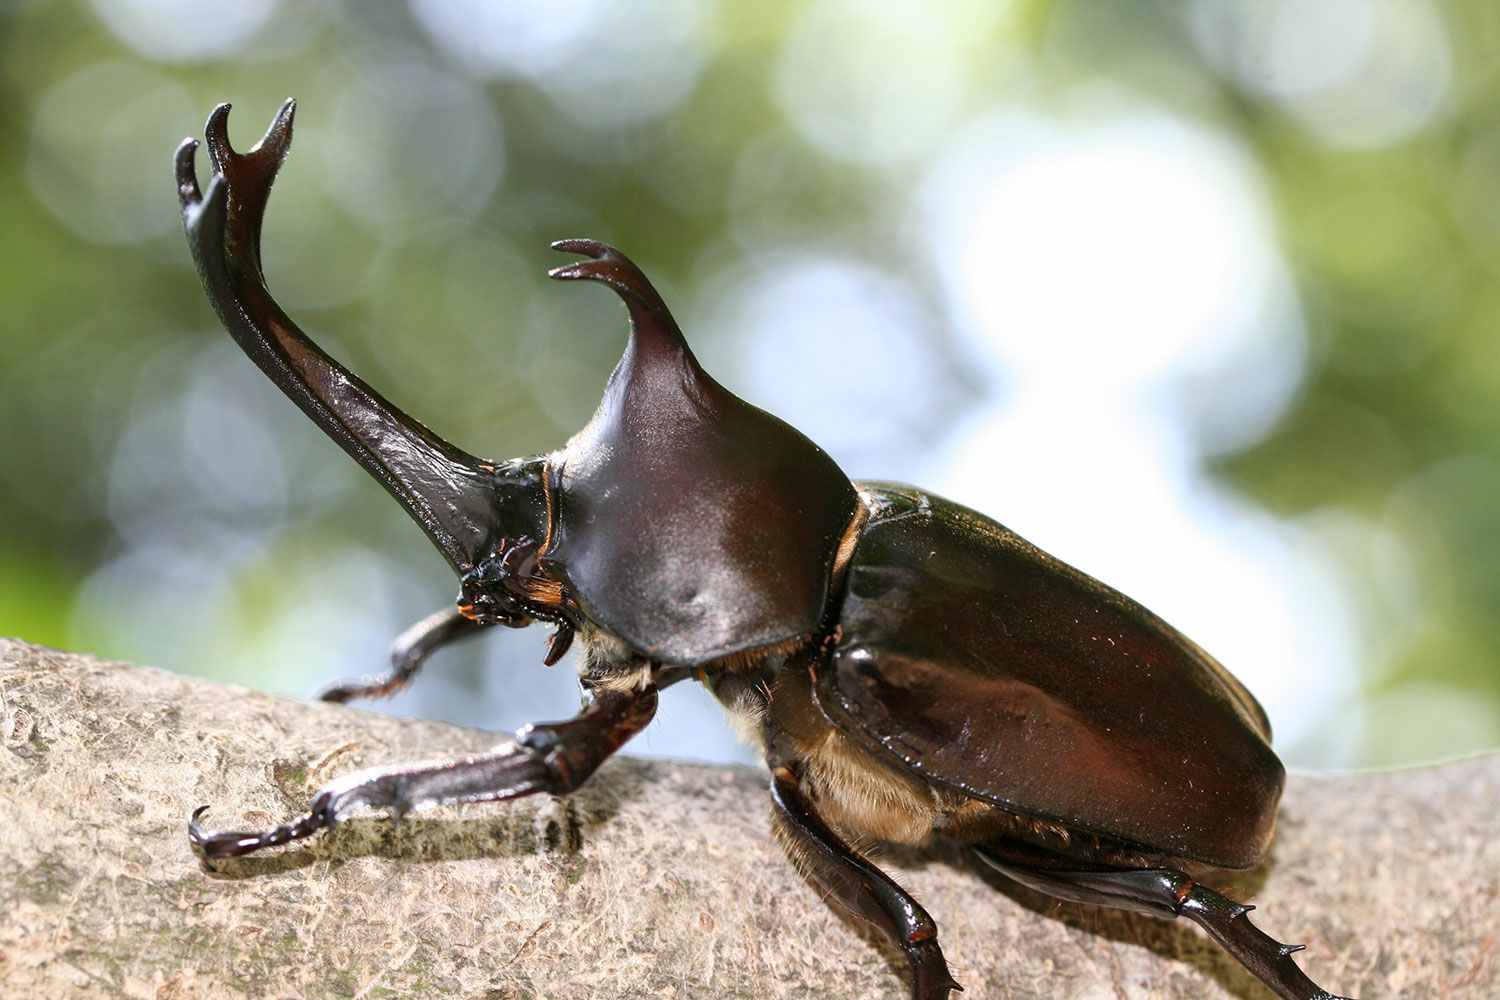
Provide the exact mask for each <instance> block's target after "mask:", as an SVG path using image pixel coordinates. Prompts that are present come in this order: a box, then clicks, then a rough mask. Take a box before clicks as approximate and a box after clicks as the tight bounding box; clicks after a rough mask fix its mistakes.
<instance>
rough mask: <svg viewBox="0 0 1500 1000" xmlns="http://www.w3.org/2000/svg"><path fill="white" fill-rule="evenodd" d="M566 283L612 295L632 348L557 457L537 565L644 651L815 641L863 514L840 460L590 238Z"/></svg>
mask: <svg viewBox="0 0 1500 1000" xmlns="http://www.w3.org/2000/svg"><path fill="white" fill-rule="evenodd" d="M553 246H554V247H556V248H557V249H559V250H564V251H569V252H572V253H580V254H585V255H586V256H587V257H588V258H589V259H588V260H583V261H575V262H574V263H572V264H567V265H564V266H562V267H559V268H556V269H554V270H553V271H552V272H551V275H552V277H554V278H558V279H561V280H575V279H589V280H593V281H600V282H603V283H604V284H607V285H609V286H610V287H611V288H613V289H614V290H615V291H616V292H617V293H618V294H619V295H620V297H621V298H622V299H624V301H625V305H626V307H627V309H628V310H629V313H630V320H631V334H630V341H629V343H628V344H627V346H626V348H625V353H624V356H623V357H622V358H621V359H620V363H619V364H618V365H616V366H615V370H614V372H613V373H612V374H611V375H610V378H609V383H608V385H607V386H606V387H605V390H604V398H603V400H602V401H601V402H600V404H599V408H598V409H597V410H596V411H595V412H594V416H593V418H592V419H591V420H590V421H589V423H588V424H587V426H585V427H584V428H583V430H581V431H579V432H578V434H576V435H574V437H573V438H572V440H570V441H569V442H568V444H567V446H566V447H565V448H563V449H562V450H561V451H559V452H556V453H554V454H553V455H552V456H551V467H552V473H551V486H552V493H553V496H554V498H555V502H554V504H553V516H552V532H551V535H550V537H549V541H548V545H547V549H546V551H545V552H544V553H543V555H542V560H543V565H544V566H545V567H546V568H547V571H548V572H549V573H550V574H553V575H556V576H558V577H559V578H561V579H564V580H566V581H567V582H568V583H569V584H570V585H571V587H572V590H573V593H574V594H575V596H576V597H577V598H578V600H579V601H580V603H581V605H582V606H583V608H584V610H585V612H586V613H587V614H588V615H589V616H590V617H591V618H592V619H593V620H595V621H596V622H598V623H600V624H601V625H602V626H604V627H605V628H606V629H608V630H609V631H611V632H613V633H614V634H616V635H618V636H619V637H620V638H622V639H624V640H625V641H626V642H627V643H629V644H630V645H631V646H633V647H635V648H636V649H639V650H641V651H642V652H644V653H646V654H648V655H650V656H653V657H656V658H658V659H661V660H663V661H668V662H700V663H701V662H705V661H707V660H709V659H712V658H714V657H716V656H721V655H727V654H730V653H735V652H740V651H743V650H746V649H751V648H755V647H760V646H766V645H770V644H773V643H777V642H781V641H783V640H787V639H791V638H793V637H795V636H798V635H802V634H806V633H808V632H811V631H812V630H813V629H814V628H815V627H816V626H817V624H818V622H819V619H820V618H821V615H822V614H823V611H824V608H825V606H826V600H827V596H828V588H829V582H830V581H829V578H830V574H831V567H832V564H833V560H834V556H835V552H836V551H837V548H838V543H839V540H840V538H841V536H842V535H843V533H844V531H845V529H847V528H848V526H849V524H850V522H851V520H852V519H853V517H854V514H855V511H856V510H857V507H858V497H857V494H856V493H855V491H854V487H853V485H852V484H851V483H850V482H849V480H848V478H847V477H846V476H845V475H844V474H843V472H842V471H841V470H840V469H839V467H838V466H837V465H836V464H835V463H834V461H833V459H831V458H829V456H828V455H827V454H826V453H824V452H823V450H822V449H820V448H819V447H818V446H817V445H815V444H814V443H813V442H812V441H810V440H808V439H807V438H806V437H804V436H803V435H802V434H801V433H800V432H798V431H797V430H796V429H794V428H793V427H791V426H790V425H789V424H787V423H785V422H783V421H782V420H780V419H778V418H776V417H774V416H772V415H771V414H769V413H767V412H765V411H764V410H761V409H759V408H757V407H754V406H751V405H750V404H749V403H747V402H745V401H744V400H742V399H740V398H739V397H737V396H735V395H734V394H733V393H732V392H730V391H729V390H728V389H725V388H724V387H723V386H722V385H720V384H719V383H718V382H716V381H714V379H713V378H711V377H710V376H709V375H708V374H707V373H706V372H705V371H704V370H703V369H702V367H701V366H700V365H699V364H698V361H697V359H696V358H694V357H693V353H692V351H691V350H690V349H689V348H688V345H687V341H686V340H685V339H684V338H683V335H682V331H681V330H680V329H679V328H678V326H677V323H676V321H675V320H674V319H673V318H672V314H671V313H670V312H669V311H668V310H667V307H666V305H665V304H664V303H663V302H662V300H661V297H660V296H659V295H658V294H657V292H656V289H655V288H653V287H652V285H651V282H650V281H648V280H647V279H646V276H645V275H644V274H643V273H641V270H640V268H638V267H636V265H635V264H634V263H632V262H631V261H630V259H629V258H627V257H626V256H625V255H624V254H622V253H620V251H618V250H616V249H614V248H613V247H610V246H607V245H606V244H603V243H598V242H596V241H593V240H562V241H560V242H558V243H554V244H553Z"/></svg>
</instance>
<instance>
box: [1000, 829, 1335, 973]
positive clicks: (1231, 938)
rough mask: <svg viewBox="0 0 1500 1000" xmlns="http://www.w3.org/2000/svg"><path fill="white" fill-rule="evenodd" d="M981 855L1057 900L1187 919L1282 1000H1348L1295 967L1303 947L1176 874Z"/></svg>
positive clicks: (1016, 849) (1008, 852)
mask: <svg viewBox="0 0 1500 1000" xmlns="http://www.w3.org/2000/svg"><path fill="white" fill-rule="evenodd" d="M974 850H975V853H976V854H978V855H979V857H980V858H981V859H983V860H984V861H985V862H986V863H987V864H989V865H990V866H991V867H992V868H994V869H995V870H996V871H998V872H1000V873H1001V874H1002V875H1005V876H1006V877H1007V878H1010V879H1013V880H1015V881H1017V882H1020V883H1021V884H1022V885H1024V886H1027V887H1028V888H1031V889H1035V890H1036V891H1037V892H1041V893H1045V894H1046V895H1048V896H1052V897H1053V898H1055V899H1066V900H1070V901H1072V902H1075V903H1092V904H1095V905H1098V906H1110V907H1114V908H1116V909H1121V910H1131V911H1133V912H1135V913H1144V914H1147V915H1148V916H1154V917H1168V918H1170V917H1179V916H1182V917H1187V918H1189V919H1190V920H1192V921H1193V922H1195V923H1196V924H1198V926H1200V927H1202V928H1203V929H1204V930H1205V931H1207V932H1208V936H1209V937H1211V938H1213V939H1214V940H1215V941H1216V942H1218V944H1219V946H1220V947H1222V948H1223V949H1224V950H1225V951H1227V952H1229V954H1230V955H1232V956H1234V958H1235V960H1236V961H1238V962H1239V963H1240V964H1241V965H1243V966H1244V967H1245V968H1246V969H1248V970H1249V971H1250V972H1251V973H1252V974H1253V975H1254V976H1255V977H1256V978H1257V979H1259V980H1260V981H1261V982H1263V983H1265V984H1266V986H1268V987H1270V989H1271V991H1272V992H1274V993H1275V994H1276V995H1277V996H1278V997H1282V998H1283V1000H1346V998H1342V997H1335V996H1334V995H1333V994H1332V993H1329V992H1328V991H1327V990H1325V989H1323V988H1322V987H1321V986H1319V985H1317V984H1316V983H1314V982H1313V981H1312V980H1311V979H1309V978H1307V975H1306V974H1305V973H1304V972H1303V971H1302V970H1301V969H1299V968H1298V967H1297V963H1296V962H1294V961H1292V956H1293V955H1294V954H1296V953H1297V952H1299V951H1301V950H1302V948H1303V946H1302V945H1295V944H1290V945H1289V944H1282V943H1281V942H1280V941H1277V940H1276V939H1275V938H1273V937H1271V936H1270V935H1269V934H1267V933H1265V932H1264V931H1262V930H1261V929H1260V928H1258V927H1256V926H1255V925H1254V924H1252V923H1251V922H1250V918H1249V917H1248V916H1247V914H1248V913H1249V912H1250V911H1251V910H1253V909H1255V907H1253V906H1247V905H1245V904H1243V903H1236V902H1235V901H1234V900H1232V899H1229V898H1228V897H1226V896H1224V895H1222V894H1221V893H1217V892H1214V891H1213V890H1212V889H1210V888H1208V887H1207V886H1203V885H1199V884H1198V883H1197V882H1195V881H1194V880H1193V878H1192V877H1191V876H1189V875H1188V874H1187V873H1186V872H1181V871H1177V870H1176V869H1174V868H1105V867H1096V868H1093V869H1085V868H1079V867H1078V862H1076V861H1069V860H1067V859H1063V858H1057V857H1054V856H1053V855H1049V854H1045V853H1043V852H1040V851H1037V850H1035V849H1032V848H1029V847H1023V846H1020V845H1013V844H986V845H983V846H980V847H976V848H975V849H974Z"/></svg>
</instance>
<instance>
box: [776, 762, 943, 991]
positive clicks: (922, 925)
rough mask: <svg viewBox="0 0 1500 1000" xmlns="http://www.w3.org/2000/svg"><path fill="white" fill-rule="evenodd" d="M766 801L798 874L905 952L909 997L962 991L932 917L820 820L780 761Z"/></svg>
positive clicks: (789, 770)
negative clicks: (945, 955)
mask: <svg viewBox="0 0 1500 1000" xmlns="http://www.w3.org/2000/svg"><path fill="white" fill-rule="evenodd" d="M771 801H772V803H773V805H774V807H775V812H774V821H775V825H776V832H777V834H778V836H779V837H780V838H781V840H782V844H783V846H784V847H786V849H787V853H788V854H790V855H791V856H792V859H793V860H794V861H796V862H797V863H798V867H799V868H801V869H802V870H803V872H804V874H805V875H807V877H808V878H809V879H811V880H812V882H813V883H814V884H815V885H817V886H818V887H819V888H820V889H822V890H823V891H824V892H826V893H827V894H828V895H830V896H832V897H833V898H834V899H836V900H838V902H839V903H840V904H842V905H843V906H844V908H845V909H847V910H848V911H849V912H851V913H852V914H854V915H855V916H856V917H859V918H860V919H861V920H863V921H865V922H866V923H868V924H870V925H871V926H872V927H874V928H875V929H876V930H878V931H880V932H881V933H882V934H884V935H885V936H886V937H887V938H889V939H890V941H891V943H892V944H894V945H896V947H898V948H900V949H901V950H902V951H903V952H904V953H905V954H906V958H907V960H908V961H909V962H910V963H911V987H912V998H913V1000H948V997H949V994H950V991H953V990H960V991H962V990H963V987H962V986H960V985H958V983H957V982H955V981H954V979H953V975H952V973H950V972H949V970H948V963H947V961H946V960H945V959H944V958H943V951H942V949H941V948H940V947H939V946H938V940H937V924H936V923H934V922H933V919H932V917H930V916H928V914H927V911H926V910H924V909H922V907H921V906H919V905H918V904H917V901H916V900H914V899H912V898H911V896H910V895H909V894H908V893H907V892H906V890H905V889H903V888H901V886H899V885H897V884H896V883H895V882H894V881H893V880H892V879H891V877H890V876H888V875H886V873H885V872H883V871H881V870H880V869H879V868H877V867H875V866H874V865H873V864H871V863H870V862H869V861H867V860H865V859H864V858H862V857H860V856H859V855H858V854H857V853H856V852H855V851H854V850H853V848H851V847H849V845H847V844H845V843H844V842H843V841H842V840H841V839H840V838H839V837H838V835H837V834H835V833H834V832H833V831H832V830H830V829H829V828H828V827H827V826H826V825H825V824H824V823H823V821H822V820H821V819H820V818H819V817H818V815H817V813H816V812H815V811H814V810H813V806H812V803H811V802H809V801H808V799H807V797H806V796H805V795H804V794H803V792H802V789H801V787H800V786H799V785H798V783H797V777H796V774H795V773H794V772H793V771H792V769H791V768H790V767H788V766H786V765H782V766H780V767H777V768H776V769H775V770H774V771H773V772H772V778H771Z"/></svg>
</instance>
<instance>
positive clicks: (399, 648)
mask: <svg viewBox="0 0 1500 1000" xmlns="http://www.w3.org/2000/svg"><path fill="white" fill-rule="evenodd" d="M482 627H483V626H482V625H480V624H479V623H478V622H476V621H474V620H473V619H470V618H465V617H464V616H463V614H462V613H461V612H460V611H459V610H458V609H457V608H444V609H443V610H442V611H439V612H437V613H436V614H431V615H428V616H427V617H426V618H423V619H422V620H421V621H419V622H417V623H416V624H415V625H413V626H412V627H411V628H409V629H407V630H406V631H405V632H402V633H401V634H400V635H398V636H396V641H395V642H394V643H392V644H391V671H390V673H388V674H383V675H381V676H378V677H365V678H362V679H360V680H357V681H342V682H339V683H336V684H334V685H332V686H331V687H328V688H326V689H325V690H324V691H322V692H321V693H320V694H319V695H318V697H319V698H320V699H322V700H323V701H332V702H337V703H338V704H340V705H342V704H344V703H345V702H350V701H354V700H355V699H357V698H384V697H386V696H387V695H393V694H395V693H396V692H397V691H400V690H401V689H402V688H404V687H406V685H407V684H409V683H411V679H412V678H413V677H415V676H417V671H418V670H421V669H422V664H424V663H426V662H427V657H429V656H431V655H432V654H433V653H435V652H437V650H438V648H439V647H441V646H445V645H447V644H448V643H450V642H452V641H453V640H455V639H463V638H465V637H467V636H471V635H474V634H475V633H476V632H477V631H478V630H479V629H480V628H482Z"/></svg>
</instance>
